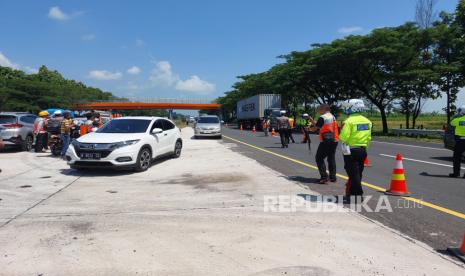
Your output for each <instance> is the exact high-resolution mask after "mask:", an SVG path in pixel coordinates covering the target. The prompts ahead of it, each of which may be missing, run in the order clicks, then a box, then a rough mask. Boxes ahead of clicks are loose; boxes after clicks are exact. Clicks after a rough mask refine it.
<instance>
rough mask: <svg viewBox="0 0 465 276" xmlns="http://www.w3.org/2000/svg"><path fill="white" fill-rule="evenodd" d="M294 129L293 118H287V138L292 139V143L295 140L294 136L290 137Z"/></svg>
mask: <svg viewBox="0 0 465 276" xmlns="http://www.w3.org/2000/svg"><path fill="white" fill-rule="evenodd" d="M293 129H294V118H289V128H288V129H287V138H288V139H289V140H290V141H292V143H293V144H294V143H295V141H294V137H292V130H293ZM289 140H288V141H287V143H289Z"/></svg>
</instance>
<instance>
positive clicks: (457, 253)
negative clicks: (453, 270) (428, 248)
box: [447, 234, 465, 262]
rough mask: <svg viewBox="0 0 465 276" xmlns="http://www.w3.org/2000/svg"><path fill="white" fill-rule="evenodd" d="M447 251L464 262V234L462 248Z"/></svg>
mask: <svg viewBox="0 0 465 276" xmlns="http://www.w3.org/2000/svg"><path fill="white" fill-rule="evenodd" d="M447 250H448V251H449V252H451V253H452V254H454V255H455V256H456V257H457V258H459V259H460V260H462V261H463V262H465V234H464V235H463V241H462V246H460V248H447Z"/></svg>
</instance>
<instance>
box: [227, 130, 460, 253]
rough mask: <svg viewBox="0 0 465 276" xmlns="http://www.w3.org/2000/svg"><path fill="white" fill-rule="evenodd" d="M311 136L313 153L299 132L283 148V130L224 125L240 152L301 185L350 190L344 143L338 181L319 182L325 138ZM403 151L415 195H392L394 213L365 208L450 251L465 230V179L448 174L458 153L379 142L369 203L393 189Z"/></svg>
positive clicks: (368, 179)
mask: <svg viewBox="0 0 465 276" xmlns="http://www.w3.org/2000/svg"><path fill="white" fill-rule="evenodd" d="M311 136H312V144H311V146H312V151H311V152H310V151H309V150H308V146H307V144H301V143H300V142H301V141H302V135H300V134H294V139H295V140H296V143H295V144H290V145H289V148H286V149H282V148H281V144H280V141H279V135H278V137H275V138H273V137H265V136H264V134H263V132H256V133H252V132H251V131H242V132H241V131H239V130H238V129H236V128H223V137H224V139H223V140H224V142H226V143H236V144H237V145H238V147H236V150H237V151H239V152H241V153H242V154H244V155H246V156H248V157H251V158H253V159H255V160H257V161H258V162H260V163H262V164H264V165H266V166H268V167H270V168H272V169H274V170H277V171H279V172H280V173H282V174H283V175H285V176H286V177H287V178H288V179H290V180H293V181H295V182H296V184H298V185H305V186H307V187H308V188H309V189H311V190H314V191H316V192H319V193H321V194H323V195H342V194H344V184H345V182H346V179H344V177H345V176H346V175H347V174H346V172H345V170H344V165H343V164H344V162H343V158H342V153H341V151H340V148H339V147H338V150H337V153H336V159H337V172H338V174H339V175H338V181H337V182H336V183H330V184H325V185H321V184H316V181H317V180H318V179H319V174H318V171H317V170H316V163H315V153H316V150H317V147H318V144H319V141H318V137H317V136H316V135H311ZM397 153H401V154H402V156H403V157H404V161H403V165H404V169H405V176H406V181H407V187H408V190H409V191H410V192H411V197H410V198H409V199H405V198H401V197H389V202H390V203H391V206H392V207H393V212H378V213H377V212H367V211H362V214H364V215H365V216H366V217H368V218H369V219H372V220H375V221H378V222H380V223H382V224H385V225H387V226H389V227H391V228H393V229H396V230H398V231H400V232H402V233H403V234H405V235H407V236H409V237H412V238H414V239H417V240H420V241H423V242H425V243H427V244H429V245H430V246H432V247H433V248H435V249H436V250H438V251H439V252H443V253H445V254H447V253H446V248H448V247H457V246H458V245H459V244H460V243H461V242H462V239H463V237H464V233H465V179H463V178H457V179H451V178H449V177H448V174H449V173H450V172H452V166H451V165H452V158H451V156H452V152H451V151H450V150H447V149H444V148H443V147H442V145H440V144H434V143H424V142H414V141H413V142H404V141H402V142H400V141H399V142H397V141H373V142H372V144H371V146H370V148H369V152H368V158H369V162H370V165H371V166H370V167H367V168H366V169H365V171H364V178H363V181H364V182H365V183H364V187H363V188H364V191H365V195H367V196H368V195H371V196H373V197H372V198H371V199H370V200H369V202H368V206H370V207H371V208H372V209H374V208H375V207H376V205H377V204H378V199H379V197H380V196H383V195H384V193H383V192H382V191H383V190H384V189H388V188H389V185H390V178H391V174H392V169H393V168H394V165H395V155H396V154H397ZM464 171H465V170H464ZM380 242H382V241H380Z"/></svg>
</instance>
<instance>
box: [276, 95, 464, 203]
mask: <svg viewBox="0 0 465 276" xmlns="http://www.w3.org/2000/svg"><path fill="white" fill-rule="evenodd" d="M343 108H344V111H345V113H346V115H347V116H348V117H347V119H346V120H345V121H344V123H343V127H342V129H341V131H340V133H339V127H338V124H337V120H336V118H335V116H334V115H333V114H332V113H331V108H330V106H329V105H326V104H322V105H320V106H319V107H318V112H319V114H320V116H319V118H318V120H317V121H315V120H314V119H313V118H312V117H310V116H309V115H308V114H303V116H302V117H303V119H304V124H303V126H302V128H303V131H304V139H303V141H302V143H307V142H310V137H309V134H310V133H315V132H318V133H319V140H320V144H319V146H318V149H317V152H316V155H315V159H316V163H317V166H318V171H319V173H320V179H319V181H318V182H319V183H321V184H326V183H328V181H331V182H336V180H337V178H336V157H335V154H336V149H337V146H338V144H339V142H341V147H342V153H343V155H344V169H345V170H346V172H347V175H348V176H349V182H348V183H350V184H349V189H348V196H356V197H357V196H362V195H363V189H362V183H361V182H362V174H363V169H364V161H365V159H366V158H367V148H368V146H369V144H370V141H371V130H372V127H373V125H372V123H371V121H370V120H368V119H367V118H366V117H364V116H363V115H362V114H361V112H363V111H364V109H365V104H364V102H363V101H362V100H360V99H352V100H349V101H347V102H345V103H344V104H343ZM280 113H281V114H280V116H279V117H278V118H277V128H278V132H279V135H280V140H281V146H282V148H287V147H288V146H289V141H292V142H293V143H294V142H295V141H294V138H293V137H292V129H293V123H294V122H293V119H292V118H289V117H287V116H286V111H285V110H282V111H281V112H280ZM464 145H465V140H464ZM464 149H465V146H464ZM325 159H326V160H327V162H328V167H326V163H325ZM327 168H328V171H329V173H328V172H327ZM349 198H350V197H349Z"/></svg>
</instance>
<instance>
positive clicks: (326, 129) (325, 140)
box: [311, 104, 339, 184]
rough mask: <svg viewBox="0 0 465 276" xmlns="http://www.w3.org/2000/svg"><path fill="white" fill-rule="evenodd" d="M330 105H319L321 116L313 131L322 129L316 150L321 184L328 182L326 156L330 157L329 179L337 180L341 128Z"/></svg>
mask: <svg viewBox="0 0 465 276" xmlns="http://www.w3.org/2000/svg"><path fill="white" fill-rule="evenodd" d="M330 111H331V110H330V108H329V105H327V104H322V105H320V106H319V107H318V112H319V113H320V118H318V121H317V122H316V125H315V126H314V127H312V128H311V131H317V130H319V131H320V145H319V146H318V150H317V152H316V156H315V159H316V164H317V166H318V171H319V172H320V180H319V183H320V184H326V183H327V182H328V173H327V172H326V165H325V158H327V159H328V169H329V180H330V181H331V182H336V156H335V155H336V149H337V144H338V141H339V130H338V127H337V121H336V118H335V117H334V116H333V114H331V112H330Z"/></svg>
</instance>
